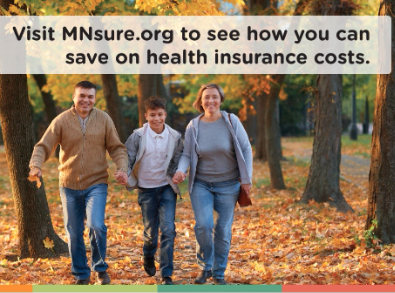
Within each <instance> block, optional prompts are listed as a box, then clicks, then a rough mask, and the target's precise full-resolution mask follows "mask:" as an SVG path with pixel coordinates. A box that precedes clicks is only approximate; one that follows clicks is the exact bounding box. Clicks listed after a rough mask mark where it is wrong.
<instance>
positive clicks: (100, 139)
mask: <svg viewBox="0 0 395 293" xmlns="http://www.w3.org/2000/svg"><path fill="white" fill-rule="evenodd" d="M95 100H96V86H95V85H94V84H93V83H91V82H89V81H81V82H79V83H78V84H77V85H76V86H75V88H74V93H73V101H74V105H73V107H72V108H71V109H69V110H67V111H65V112H63V113H62V114H60V115H58V116H57V117H56V118H55V119H54V120H53V121H52V123H51V125H50V126H49V127H48V129H47V131H46V132H45V134H44V136H43V137H42V139H41V140H40V141H39V142H38V143H37V144H36V146H35V147H34V150H33V154H32V157H31V160H30V164H29V167H30V169H31V170H30V175H31V176H34V175H36V176H41V175H42V171H41V167H42V165H43V163H44V162H45V161H46V160H47V159H48V158H49V157H50V155H51V153H52V152H53V151H54V150H55V148H56V146H57V145H58V144H60V146H61V149H60V156H59V161H60V166H59V188H60V197H61V200H62V205H63V215H64V224H65V228H66V234H67V239H68V245H69V251H70V256H71V272H72V274H73V275H74V277H75V278H76V284H78V285H87V284H89V282H90V274H91V269H90V268H89V266H88V264H87V257H86V250H85V244H84V239H83V233H84V228H85V227H84V219H85V217H86V224H87V226H88V228H89V239H90V245H91V265H92V270H93V271H95V272H96V275H97V276H96V278H97V282H98V283H99V284H103V285H106V284H109V283H110V277H109V276H108V274H107V272H106V270H107V268H108V265H107V263H106V262H105V257H106V241H107V227H106V225H105V224H104V212H105V207H106V198H107V180H108V172H107V168H108V164H107V160H106V150H107V151H108V153H109V155H110V157H111V158H112V159H113V161H114V162H115V164H116V165H117V168H118V171H117V172H116V173H115V178H116V180H117V181H118V182H119V183H121V184H123V185H124V184H126V182H127V174H126V172H127V170H128V155H127V151H126V148H125V146H124V145H123V144H122V143H121V142H120V140H119V137H118V134H117V131H116V129H115V126H114V124H113V122H112V120H111V118H110V116H109V115H108V114H106V113H105V112H103V111H101V110H99V109H96V108H94V107H93V106H94V103H95Z"/></svg>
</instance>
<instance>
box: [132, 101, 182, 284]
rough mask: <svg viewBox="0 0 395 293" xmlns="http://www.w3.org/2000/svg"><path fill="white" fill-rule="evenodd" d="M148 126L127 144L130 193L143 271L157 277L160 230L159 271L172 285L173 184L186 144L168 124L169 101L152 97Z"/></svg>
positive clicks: (166, 281)
mask: <svg viewBox="0 0 395 293" xmlns="http://www.w3.org/2000/svg"><path fill="white" fill-rule="evenodd" d="M144 115H145V119H146V120H147V121H148V123H145V124H144V125H143V127H141V128H139V129H136V130H135V131H134V132H133V134H132V135H131V136H130V137H129V138H128V140H127V141H126V144H125V145H126V148H127V151H128V155H129V172H128V174H130V175H129V178H128V183H127V185H126V187H127V189H128V190H129V191H131V190H133V189H135V188H138V203H139V205H140V207H141V212H142V215H143V223H144V246H143V252H144V270H145V271H146V273H147V274H148V275H149V276H154V275H155V273H156V268H155V258H154V256H155V252H156V250H157V246H158V228H160V230H161V233H162V234H161V241H160V242H161V245H160V246H161V247H160V271H161V275H162V282H163V284H165V285H173V281H172V279H171V275H172V274H173V248H174V238H175V237H176V232H175V225H174V218H175V211H176V201H177V193H178V194H180V191H179V189H178V186H177V185H175V184H174V183H173V181H172V177H173V175H174V173H175V172H176V170H177V166H178V160H179V158H180V155H181V152H182V149H183V142H182V140H181V134H180V133H179V132H178V131H176V130H174V129H172V128H171V127H170V126H168V125H167V124H165V119H166V115H167V113H166V101H165V100H164V99H162V98H159V97H155V96H154V97H150V98H149V99H148V100H146V102H145V114H144Z"/></svg>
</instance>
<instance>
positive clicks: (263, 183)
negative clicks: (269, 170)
mask: <svg viewBox="0 0 395 293" xmlns="http://www.w3.org/2000/svg"><path fill="white" fill-rule="evenodd" d="M267 185H270V178H260V179H258V180H257V181H256V182H255V186H256V188H261V187H263V186H267Z"/></svg>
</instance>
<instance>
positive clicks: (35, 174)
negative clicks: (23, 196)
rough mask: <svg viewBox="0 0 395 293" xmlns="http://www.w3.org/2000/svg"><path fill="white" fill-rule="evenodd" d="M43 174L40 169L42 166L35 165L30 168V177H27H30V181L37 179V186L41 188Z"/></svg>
mask: <svg viewBox="0 0 395 293" xmlns="http://www.w3.org/2000/svg"><path fill="white" fill-rule="evenodd" d="M42 175H43V174H42V173H41V169H40V168H37V167H33V168H31V169H30V172H29V177H27V179H28V180H29V181H30V182H33V181H36V186H37V188H40V186H41V181H40V177H41V176H42Z"/></svg>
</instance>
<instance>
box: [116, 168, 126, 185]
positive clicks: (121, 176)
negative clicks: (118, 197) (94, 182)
mask: <svg viewBox="0 0 395 293" xmlns="http://www.w3.org/2000/svg"><path fill="white" fill-rule="evenodd" d="M114 177H115V180H117V181H118V183H119V184H122V185H126V183H127V182H128V174H126V173H125V172H123V171H120V170H118V171H117V172H115V174H114Z"/></svg>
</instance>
